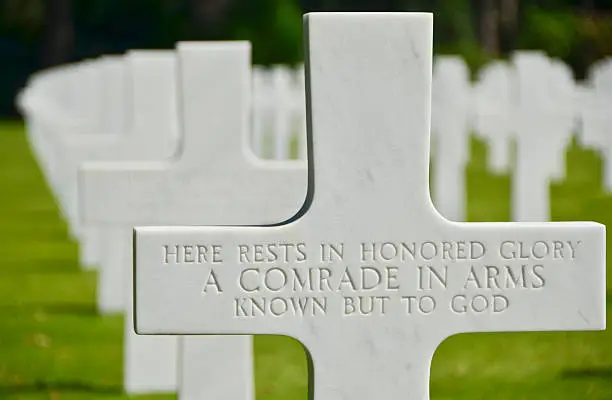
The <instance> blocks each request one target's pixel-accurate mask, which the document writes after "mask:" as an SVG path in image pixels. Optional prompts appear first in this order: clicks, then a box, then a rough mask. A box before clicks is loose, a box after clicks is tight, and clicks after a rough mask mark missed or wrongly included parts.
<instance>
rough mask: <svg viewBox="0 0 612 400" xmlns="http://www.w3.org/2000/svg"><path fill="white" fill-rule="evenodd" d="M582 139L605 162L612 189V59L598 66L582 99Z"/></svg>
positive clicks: (606, 182) (607, 181) (607, 185)
mask: <svg viewBox="0 0 612 400" xmlns="http://www.w3.org/2000/svg"><path fill="white" fill-rule="evenodd" d="M581 100H583V101H584V102H585V103H586V105H585V106H584V107H582V108H581V119H582V139H583V143H584V144H585V145H588V146H591V147H595V148H596V149H599V150H600V152H601V155H602V160H603V184H604V187H605V188H606V189H607V190H608V191H610V190H612V139H611V135H610V131H611V128H610V127H611V126H612V115H611V113H610V102H611V101H612V59H607V60H604V61H601V62H599V63H597V64H595V65H594V66H593V67H592V68H591V71H590V77H589V81H588V84H587V86H586V87H585V92H584V93H583V96H582V97H581Z"/></svg>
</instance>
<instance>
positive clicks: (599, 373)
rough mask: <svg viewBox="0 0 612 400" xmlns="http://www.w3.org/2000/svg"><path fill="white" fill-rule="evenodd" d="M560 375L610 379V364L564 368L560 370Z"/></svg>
mask: <svg viewBox="0 0 612 400" xmlns="http://www.w3.org/2000/svg"><path fill="white" fill-rule="evenodd" d="M561 377H562V378H564V379H590V378H599V379H606V380H608V379H609V380H610V381H612V365H610V366H606V367H589V368H576V369H566V370H564V371H563V372H561Z"/></svg>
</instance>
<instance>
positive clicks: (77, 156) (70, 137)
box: [52, 57, 124, 268]
mask: <svg viewBox="0 0 612 400" xmlns="http://www.w3.org/2000/svg"><path fill="white" fill-rule="evenodd" d="M123 68H124V66H123V58H121V57H104V58H102V59H100V60H97V61H91V62H88V63H87V64H86V65H84V66H81V67H80V69H79V70H78V71H77V73H76V74H75V75H74V76H73V77H72V78H73V79H74V80H73V82H72V85H75V86H77V87H80V88H81V90H82V92H80V98H81V99H82V102H83V104H81V105H79V107H76V109H75V110H72V113H71V114H70V115H68V116H67V118H66V120H67V121H68V122H67V123H63V124H59V126H56V127H55V129H57V132H55V133H54V136H53V138H52V140H53V146H54V147H55V150H54V153H55V155H54V156H55V158H56V159H57V161H56V165H55V169H54V174H55V175H56V178H55V181H56V185H57V192H58V199H59V203H60V205H61V208H62V209H63V210H64V212H63V214H64V216H65V218H66V220H67V224H68V226H69V229H70V232H71V236H72V237H73V238H75V239H76V240H77V241H78V243H79V262H80V264H81V266H83V267H85V268H94V267H96V266H97V264H98V262H99V257H100V254H99V251H98V250H99V249H98V245H99V240H100V232H99V230H98V229H97V228H94V227H90V226H82V224H81V223H80V221H79V218H78V215H79V210H78V203H77V190H78V188H77V169H78V166H79V165H80V164H81V163H82V162H85V161H88V160H95V159H104V158H106V157H108V154H109V151H111V150H112V149H113V148H114V146H116V144H117V143H118V141H119V140H120V139H121V137H122V135H123V131H115V132H113V131H109V130H108V125H107V123H106V122H104V123H102V122H101V121H102V120H105V121H108V120H109V119H112V118H114V117H109V116H105V117H107V118H104V117H103V116H102V113H103V112H104V111H107V112H108V111H109V110H114V109H120V108H123V99H124V96H123V94H122V93H120V92H119V93H110V92H111V91H112V90H116V87H117V86H116V85H115V84H114V83H113V84H108V83H109V82H111V81H115V80H117V79H121V77H122V74H123ZM102 82H106V83H107V84H106V85H105V86H103V85H102ZM91 98H95V99H91ZM111 115H117V114H116V113H114V112H111ZM72 120H75V121H76V124H74V126H70V125H69V124H70V121H72Z"/></svg>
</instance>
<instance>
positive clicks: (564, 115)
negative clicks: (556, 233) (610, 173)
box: [512, 52, 575, 222]
mask: <svg viewBox="0 0 612 400" xmlns="http://www.w3.org/2000/svg"><path fill="white" fill-rule="evenodd" d="M513 64H514V67H515V71H514V73H515V85H516V87H517V89H516V90H517V97H516V103H515V104H516V106H515V113H514V127H515V135H516V137H517V141H516V142H517V148H516V149H517V150H516V170H515V173H514V174H513V188H512V199H513V201H512V216H513V219H514V220H515V221H533V222H536V221H548V220H549V219H550V181H551V180H552V179H555V178H560V177H561V176H563V175H564V167H565V150H566V146H567V143H568V142H569V138H570V137H571V135H572V129H573V128H574V126H575V121H574V117H575V114H574V111H573V100H574V98H575V90H574V87H573V79H572V77H571V74H570V72H569V71H568V70H567V69H564V68H563V66H562V65H560V64H559V63H557V62H555V61H551V60H549V59H548V57H547V56H546V55H545V54H543V53H540V52H519V53H516V54H515V56H514V59H513Z"/></svg>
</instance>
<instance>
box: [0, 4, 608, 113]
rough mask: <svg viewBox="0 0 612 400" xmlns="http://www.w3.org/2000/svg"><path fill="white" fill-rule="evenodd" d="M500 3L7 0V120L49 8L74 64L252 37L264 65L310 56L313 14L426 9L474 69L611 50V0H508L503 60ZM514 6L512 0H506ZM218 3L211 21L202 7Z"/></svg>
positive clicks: (0, 107) (583, 66)
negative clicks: (495, 62) (522, 55)
mask: <svg viewBox="0 0 612 400" xmlns="http://www.w3.org/2000/svg"><path fill="white" fill-rule="evenodd" d="M487 1H489V2H492V3H493V4H499V1H501V0H0V116H16V111H15V109H14V107H13V103H14V97H15V94H16V92H17V91H18V90H19V88H21V87H23V85H24V84H25V82H26V79H27V77H28V76H29V75H30V74H31V73H32V72H34V71H36V70H38V69H40V68H41V67H42V66H43V65H46V64H45V60H44V58H45V57H44V56H43V54H44V51H43V50H45V48H44V47H45V46H46V42H45V40H44V39H45V36H48V35H47V34H46V31H45V21H48V19H49V17H48V16H47V14H46V11H48V10H49V9H50V7H53V5H54V4H57V3H58V2H68V3H70V4H71V10H72V16H71V18H70V19H69V21H72V23H71V25H73V26H74V41H71V43H72V44H71V50H70V51H69V55H68V56H66V57H65V58H66V59H65V60H63V61H64V62H66V61H76V60H81V59H84V58H88V57H97V56H99V55H102V54H114V53H122V52H124V51H126V50H128V49H134V48H138V49H150V48H173V47H174V44H175V43H176V42H177V41H179V40H235V39H240V40H250V41H251V42H252V43H253V60H254V62H255V63H256V64H275V63H287V64H294V63H298V62H300V61H301V60H302V14H303V13H304V12H308V11H428V12H433V13H434V14H435V50H436V52H438V53H451V54H461V55H463V56H464V57H465V59H466V60H467V61H468V63H469V64H470V66H471V67H472V69H473V71H474V72H475V71H476V70H477V69H478V68H479V67H480V66H481V65H483V63H485V62H486V61H487V60H488V59H489V58H491V57H498V56H502V57H503V56H505V55H507V54H508V53H509V52H511V51H512V50H514V49H543V50H545V51H546V52H548V53H549V54H550V55H552V56H555V57H560V58H562V59H564V60H565V61H566V62H568V63H569V64H570V65H571V66H572V68H573V69H574V71H575V72H576V75H577V77H579V78H580V77H583V76H584V75H585V73H586V71H587V68H588V66H589V65H591V64H592V63H593V62H594V61H595V60H598V59H601V58H603V57H604V56H606V55H610V54H612V14H610V11H612V0H510V1H514V2H516V4H517V5H518V6H519V7H518V9H519V12H518V19H517V23H516V25H517V26H516V30H517V31H516V32H515V33H514V34H513V35H512V38H511V39H510V40H506V41H505V42H504V43H503V46H502V49H501V52H500V53H499V54H491V53H490V52H486V51H484V50H483V46H482V42H483V40H484V39H485V37H486V33H483V32H482V29H481V26H480V20H481V15H482V10H483V5H484V4H485V2H487ZM506 1H507V0H506ZM201 4H213V5H214V4H220V5H222V6H223V5H224V6H223V7H222V10H223V12H218V13H217V14H215V13H213V12H208V13H209V14H214V15H215V18H214V20H213V21H211V20H207V19H206V18H205V17H206V15H207V14H206V12H204V13H202V14H201V15H203V17H202V16H200V17H198V15H200V14H198V13H196V12H194V9H197V7H200V6H201Z"/></svg>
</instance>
